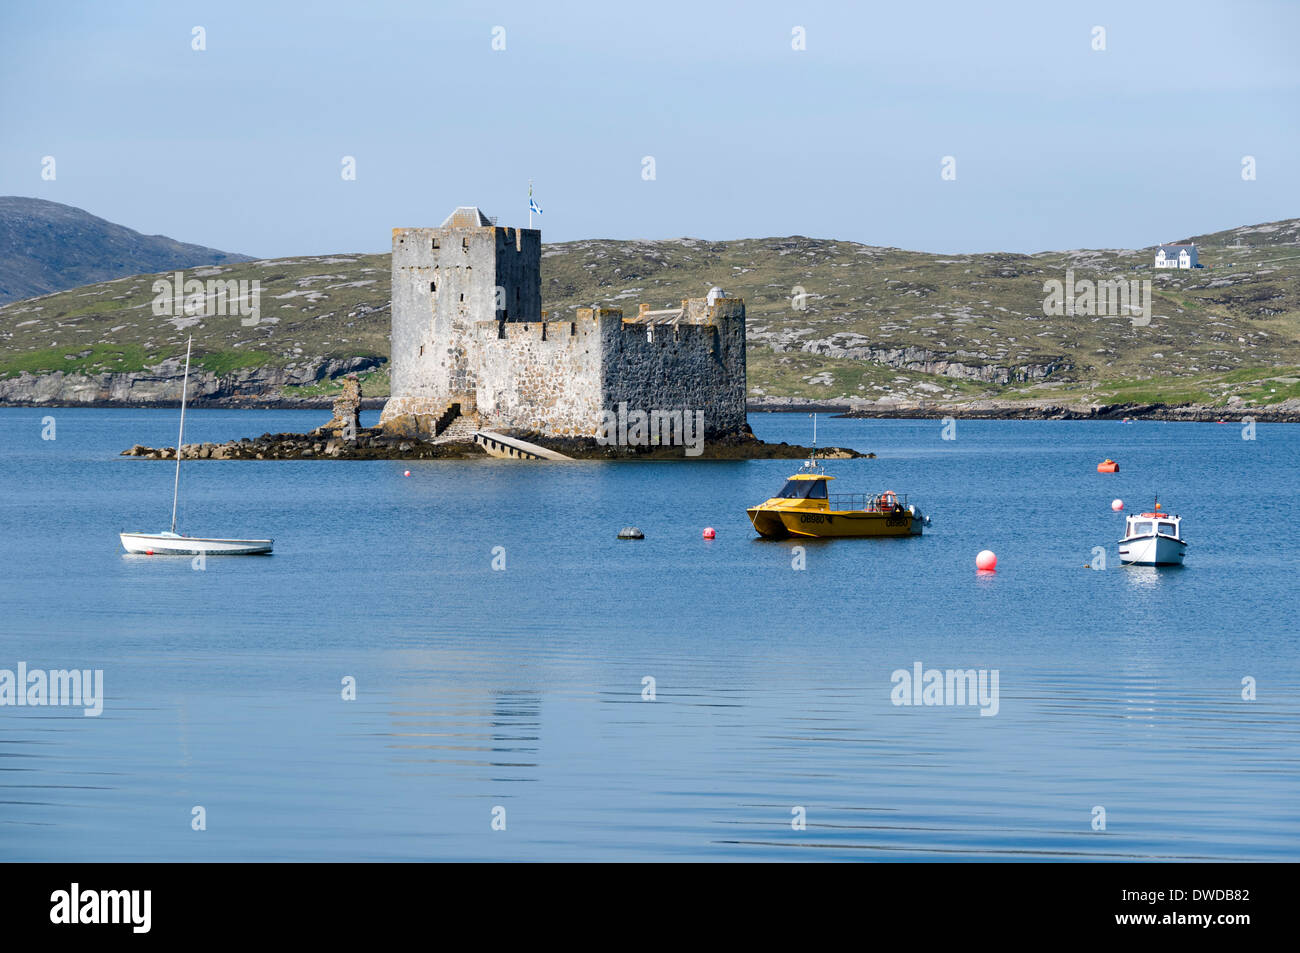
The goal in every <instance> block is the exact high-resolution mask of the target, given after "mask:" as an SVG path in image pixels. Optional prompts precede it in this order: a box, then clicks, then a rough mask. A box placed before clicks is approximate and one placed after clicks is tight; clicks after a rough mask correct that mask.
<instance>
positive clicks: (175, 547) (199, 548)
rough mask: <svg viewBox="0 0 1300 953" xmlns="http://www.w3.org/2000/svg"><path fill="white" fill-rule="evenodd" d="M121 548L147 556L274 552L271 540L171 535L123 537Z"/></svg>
mask: <svg viewBox="0 0 1300 953" xmlns="http://www.w3.org/2000/svg"><path fill="white" fill-rule="evenodd" d="M119 535H120V536H121V539H122V548H124V549H125V550H126V551H127V552H128V553H134V554H137V555H144V556H261V555H267V554H269V553H270V552H271V546H272V543H273V542H274V540H270V539H211V538H205V537H201V536H176V535H173V534H171V533H121V534H119Z"/></svg>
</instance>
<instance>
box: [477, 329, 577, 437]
mask: <svg viewBox="0 0 1300 953" xmlns="http://www.w3.org/2000/svg"><path fill="white" fill-rule="evenodd" d="M503 335H504V336H503ZM475 337H476V343H477V349H478V355H479V358H478V359H479V373H478V410H479V414H480V415H481V416H482V418H483V419H484V421H486V422H490V423H491V425H492V426H495V427H502V428H519V429H521V430H533V431H538V432H541V433H549V434H556V435H561V436H595V435H596V428H597V427H598V426H599V424H600V409H601V405H600V377H601V375H600V355H601V333H600V325H599V322H597V321H596V320H594V319H593V318H592V317H591V313H590V310H589V309H588V310H587V312H586V314H585V315H580V317H579V319H578V320H576V321H545V322H542V321H536V322H529V323H518V322H513V321H507V322H496V321H485V322H481V323H480V324H479V325H478V326H477V327H476V328H475Z"/></svg>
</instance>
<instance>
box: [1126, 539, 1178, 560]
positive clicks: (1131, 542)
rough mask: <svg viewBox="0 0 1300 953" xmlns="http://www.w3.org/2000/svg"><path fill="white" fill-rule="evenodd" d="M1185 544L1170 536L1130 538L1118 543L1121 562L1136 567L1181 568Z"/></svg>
mask: <svg viewBox="0 0 1300 953" xmlns="http://www.w3.org/2000/svg"><path fill="white" fill-rule="evenodd" d="M1186 553H1187V543H1185V542H1184V541H1183V540H1181V539H1175V538H1174V537H1172V536H1132V537H1129V538H1127V539H1121V540H1120V541H1119V558H1120V560H1121V561H1122V562H1126V563H1133V564H1134V565H1138V566H1181V565H1182V564H1183V556H1184V555H1185V554H1186Z"/></svg>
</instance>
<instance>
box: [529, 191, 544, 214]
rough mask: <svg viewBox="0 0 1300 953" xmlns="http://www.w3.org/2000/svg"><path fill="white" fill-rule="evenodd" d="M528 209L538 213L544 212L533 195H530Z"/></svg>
mask: <svg viewBox="0 0 1300 953" xmlns="http://www.w3.org/2000/svg"><path fill="white" fill-rule="evenodd" d="M528 211H530V212H536V213H537V214H538V215H541V214H542V210H541V209H540V208H538V207H537V202H535V201H534V200H533V197H532V196H531V195H530V196H528Z"/></svg>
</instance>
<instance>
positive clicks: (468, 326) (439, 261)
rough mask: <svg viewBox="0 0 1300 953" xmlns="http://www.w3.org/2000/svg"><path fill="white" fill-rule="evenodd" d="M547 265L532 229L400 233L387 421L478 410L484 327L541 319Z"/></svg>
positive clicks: (395, 262) (395, 250) (395, 265)
mask: <svg viewBox="0 0 1300 953" xmlns="http://www.w3.org/2000/svg"><path fill="white" fill-rule="evenodd" d="M435 243H436V246H437V247H435ZM540 261H541V233H540V232H538V231H536V230H533V229H517V228H499V227H496V226H473V227H447V228H398V229H394V230H393V292H392V293H393V307H392V316H393V317H392V321H393V325H392V333H391V341H390V345H391V346H390V354H391V358H390V361H391V363H390V365H389V366H390V373H391V375H392V393H393V397H392V399H390V400H389V401H388V403H387V404H386V405H385V407H384V411H383V414H382V415H381V421H387V420H390V419H392V418H394V417H398V416H402V415H405V414H415V415H421V416H423V415H433V416H437V415H439V414H441V413H442V412H443V410H445V409H446V407H447V405H448V404H449V403H451V402H459V403H460V405H461V408H462V410H463V411H465V412H467V413H468V412H472V411H474V410H475V408H476V401H477V396H478V368H479V364H480V357H479V353H478V341H479V338H478V336H477V334H476V332H475V328H476V326H477V325H478V324H479V323H480V322H483V321H496V320H504V321H510V322H516V321H538V320H540V319H541V273H540V267H541V266H540ZM498 288H500V289H501V295H500V298H501V300H500V301H498V293H497V289H498ZM498 304H500V305H501V307H500V309H498V307H497V305H498Z"/></svg>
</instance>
